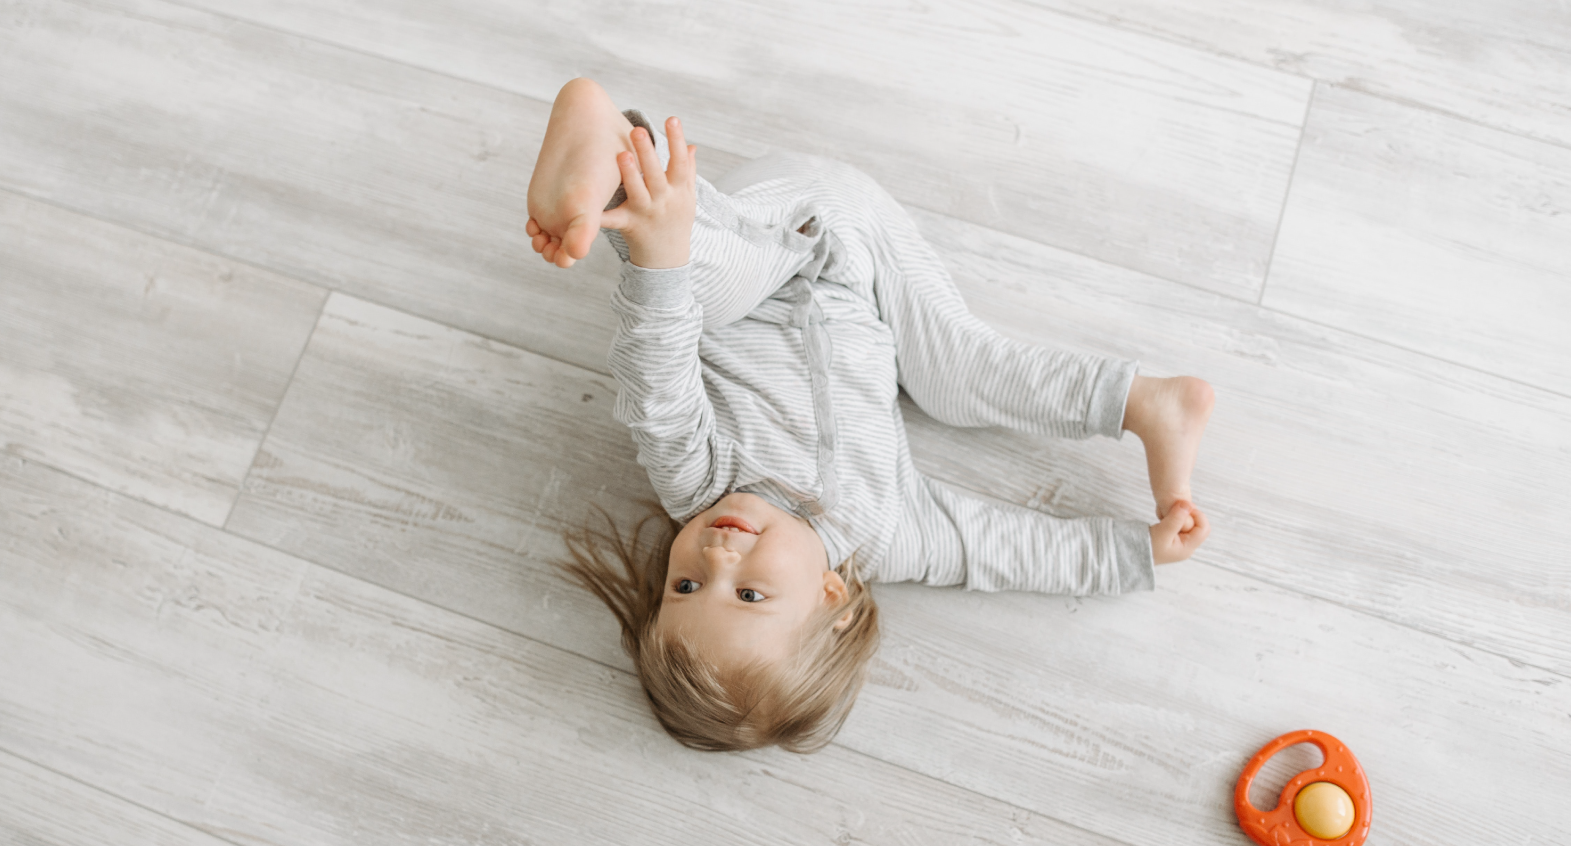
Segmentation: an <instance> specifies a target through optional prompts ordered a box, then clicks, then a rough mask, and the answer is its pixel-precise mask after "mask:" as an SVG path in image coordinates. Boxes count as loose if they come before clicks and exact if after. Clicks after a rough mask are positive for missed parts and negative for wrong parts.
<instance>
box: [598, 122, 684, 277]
mask: <svg viewBox="0 0 1571 846" xmlns="http://www.w3.org/2000/svg"><path fill="white" fill-rule="evenodd" d="M665 126H666V140H667V141H669V142H670V145H671V161H670V163H669V164H668V165H666V170H665V173H661V172H660V156H659V154H657V153H656V152H655V145H654V142H653V141H652V140H651V139H650V137H649V133H648V132H646V131H645V130H644V129H643V128H642V127H635V128H634V129H633V134H632V139H633V149H635V150H637V151H638V155H637V156H636V157H635V156H634V155H633V154H632V153H627V152H623V153H618V154H617V156H616V163H617V166H618V167H619V168H621V170H622V187H623V188H624V189H626V191H627V201H626V202H624V203H622V204H621V205H620V206H617V207H616V208H614V209H612V210H610V211H608V212H606V213H605V214H604V215H603V216H602V217H601V218H600V225H601V226H604V227H606V228H608V229H618V230H621V232H622V237H623V238H625V239H626V240H627V251H628V258H629V259H630V260H631V261H632V262H633V264H636V265H638V266H639V267H647V268H650V269H657V268H665V267H681V266H682V265H684V264H687V260H688V254H689V251H690V250H691V247H692V240H693V208H694V206H695V205H696V195H697V185H696V180H695V177H696V174H697V169H696V167H695V165H694V163H695V161H696V159H697V155H698V150H697V148H696V147H693V146H691V145H688V144H686V143H685V141H684V139H683V137H682V124H681V122H680V121H678V120H677V119H676V118H670V119H669V120H667V121H666V124H665Z"/></svg>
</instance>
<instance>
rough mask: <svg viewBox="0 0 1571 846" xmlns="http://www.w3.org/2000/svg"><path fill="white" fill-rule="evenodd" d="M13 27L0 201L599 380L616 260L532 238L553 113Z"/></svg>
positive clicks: (230, 45) (385, 77)
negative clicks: (128, 233)
mask: <svg viewBox="0 0 1571 846" xmlns="http://www.w3.org/2000/svg"><path fill="white" fill-rule="evenodd" d="M7 9H8V12H7V14H9V15H11V16H13V17H14V18H15V19H17V20H21V21H25V25H16V26H4V27H0V115H4V120H3V121H0V187H3V188H9V189H11V190H14V191H18V192H21V193H24V194H28V195H31V196H34V197H40V198H44V199H47V200H49V201H50V202H52V203H57V204H60V205H62V206H66V207H70V208H73V209H77V210H80V211H84V212H86V213H89V214H92V215H95V216H98V217H101V218H104V219H107V220H112V221H115V222H119V223H123V224H125V225H127V226H130V227H132V228H135V229H139V230H142V231H145V232H149V233H153V234H156V235H158V236H161V237H168V238H171V239H174V240H176V241H179V242H182V243H187V244H192V245H195V246H198V247H200V248H202V249H204V250H207V251H209V252H213V253H217V254H220V255H224V256H229V257H232V258H236V259H240V260H243V261H246V262H251V263H255V264H258V265H261V266H264V267H268V268H271V269H273V270H276V271H278V272H280V273H283V274H286V275H288V276H291V277H293V278H296V279H301V280H305V281H308V282H311V283H314V284H317V285H321V286H323V287H328V288H334V289H338V290H344V291H351V292H354V293H356V294H358V295H360V296H362V297H365V298H367V299H370V300H374V301H377V302H383V303H388V304H391V305H395V306H397V307H399V308H402V309H404V310H407V311H411V312H414V313H419V314H424V315H428V316H430V317H432V318H434V319H437V320H440V321H442V322H445V323H448V324H451V325H457V326H462V327H465V328H467V329H470V330H472V331H475V332H478V333H480V334H482V335H486V336H487V337H493V338H500V339H504V340H507V341H509V342H510V343H513V344H517V345H519V346H523V347H525V348H528V349H535V350H540V351H543V352H546V353H547V354H549V355H552V356H555V357H558V358H563V359H565V360H568V361H573V362H576V363H579V364H583V365H586V366H590V367H597V366H602V364H603V362H604V360H605V349H606V345H607V343H608V342H609V338H610V326H611V322H610V308H609V306H608V301H609V299H608V298H609V296H610V291H611V289H612V287H614V280H615V278H616V259H615V254H614V253H612V252H611V251H610V250H608V249H606V248H605V247H604V246H603V245H602V246H601V248H600V249H598V250H597V251H596V253H595V254H594V255H591V257H590V260H589V261H587V262H584V263H582V264H581V265H580V266H578V267H575V268H574V269H573V270H571V271H566V272H564V271H561V270H559V269H557V268H555V267H552V266H549V265H547V264H545V263H544V262H542V261H541V260H540V259H539V257H538V256H536V255H535V254H534V253H533V252H532V251H531V250H530V248H529V243H528V239H527V238H526V237H525V236H524V234H523V228H524V222H525V220H526V219H527V217H528V215H527V212H526V210H525V206H524V199H525V193H526V189H527V187H528V184H529V175H530V172H531V170H532V168H533V165H534V158H535V155H536V154H537V153H538V151H539V146H540V138H541V135H542V134H543V133H544V131H545V124H546V118H547V116H548V114H549V111H550V104H549V102H541V101H539V100H534V99H530V98H528V97H521V96H518V95H515V94H507V93H503V92H500V91H497V90H494V89H491V88H487V87H485V86H481V85H475V84H471V83H465V82H463V81H460V80H457V79H454V78H452V77H449V76H444V75H442V74H438V73H431V72H427V71H420V70H416V69H413V68H409V67H406V66H403V65H400V64H398V63H396V62H389V61H384V60H379V59H376V58H372V57H369V56H365V55H361V54H358V53H355V52H352V51H349V50H344V49H339V48H334V47H329V46H325V45H322V44H320V43H317V42H315V41H311V40H307V39H303V38H297V37H293V36H288V35H283V34H280V33H278V32H275V31H272V30H269V29H266V28H263V27H257V26H252V25H249V24H244V23H239V22H235V21H233V20H230V19H227V18H222V17H218V16H214V15H210V14H207V13H205V12H200V11H193V10H190V9H185V8H182V7H179V6H174V5H170V4H167V3H162V2H157V0H147V2H138V0H130V2H125V3H117V2H108V3H93V2H68V3H44V2H37V0H20V2H17V3H14V4H12V5H10V6H8V7H7ZM692 134H693V135H694V136H695V138H696V139H697V140H698V142H699V143H704V141H705V139H706V137H707V131H706V129H705V128H703V127H694V129H693V133H692ZM734 161H735V158H734V157H731V156H726V155H723V154H719V155H717V154H713V153H711V152H710V151H707V150H706V152H705V153H704V154H703V155H701V156H700V164H701V168H702V172H704V173H706V175H710V176H714V175H717V174H718V173H719V172H721V170H723V169H724V168H725V167H726V166H727V163H729V162H734Z"/></svg>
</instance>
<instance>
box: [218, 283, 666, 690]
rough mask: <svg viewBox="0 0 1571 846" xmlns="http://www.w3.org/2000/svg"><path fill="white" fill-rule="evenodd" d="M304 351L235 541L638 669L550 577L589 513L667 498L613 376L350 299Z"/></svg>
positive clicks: (332, 305)
mask: <svg viewBox="0 0 1571 846" xmlns="http://www.w3.org/2000/svg"><path fill="white" fill-rule="evenodd" d="M308 349H309V354H308V355H307V356H306V358H304V359H303V360H302V361H301V363H300V368H299V370H298V371H297V373H296V375H295V381H294V383H293V385H292V386H291V389H290V392H289V394H288V396H286V397H285V398H284V403H283V405H282V406H281V407H280V409H279V414H278V418H277V420H276V421H274V424H273V429H272V430H271V432H270V433H269V434H270V437H269V438H268V440H267V443H266V444H265V445H264V446H263V447H262V450H261V451H260V452H259V453H258V455H257V461H256V466H255V467H253V468H252V470H251V474H250V476H249V477H248V479H247V481H246V486H245V491H244V492H243V493H242V494H241V496H240V498H239V500H238V501H237V502H236V505H235V509H234V513H233V515H232V516H231V517H230V520H229V523H228V526H227V528H228V529H229V530H230V531H231V532H234V533H236V534H239V535H242V536H245V537H249V538H254V539H256V540H259V541H262V542H264V543H267V544H269V545H272V546H275V547H277V548H279V549H283V550H286V551H289V552H292V553H295V554H297V555H300V556H301V557H304V558H307V559H309V560H312V561H317V562H320V563H324V564H327V565H328V566H331V567H333V568H334V569H336V570H339V571H341V572H345V573H349V574H351V575H354V576H358V577H360V578H363V579H366V580H367V581H370V582H372V583H375V584H379V585H383V586H385V587H389V588H392V589H394V590H397V591H399V592H402V593H406V594H409V595H411V596H418V597H421V598H423V599H426V600H427V601H430V602H434V603H436V604H438V605H442V606H444V607H447V608H453V609H461V610H462V611H463V613H465V614H469V615H471V616H474V617H476V618H478V619H482V620H487V621H489V622H492V623H496V624H498V625H501V626H503V627H504V628H507V629H509V630H512V631H517V632H522V633H525V634H533V633H534V632H535V630H536V628H537V627H539V626H547V627H561V628H562V630H563V631H564V632H572V633H575V634H577V635H581V636H582V637H583V639H584V641H585V642H589V643H598V644H603V645H605V646H606V647H607V648H606V649H596V650H592V651H590V652H589V653H588V654H589V655H591V657H594V658H596V659H597V660H601V661H607V662H613V663H617V665H618V666H626V662H625V659H623V658H622V657H621V650H620V648H619V647H618V646H616V637H615V635H616V625H615V622H614V621H613V620H612V619H610V617H609V616H607V615H606V614H605V613H604V612H603V611H602V610H601V609H599V608H597V607H596V605H595V604H594V603H595V600H593V599H592V598H590V597H589V596H588V595H586V594H584V593H583V592H582V591H579V590H577V589H575V588H571V587H569V586H567V585H566V584H564V583H562V582H561V581H560V580H559V579H558V578H557V577H555V576H554V575H553V574H552V573H551V572H550V568H549V566H548V562H549V561H550V560H551V559H552V558H553V557H556V556H559V555H560V554H562V552H563V550H564V547H563V546H562V541H561V537H560V536H561V531H562V529H564V528H566V527H569V526H573V525H581V524H582V523H583V522H584V521H585V520H586V519H588V518H589V517H591V516H592V514H591V512H590V510H589V506H590V504H591V503H593V504H597V505H600V506H602V507H604V508H606V509H607V510H608V511H609V512H610V513H611V514H612V515H613V516H615V517H617V518H618V519H620V520H622V521H624V522H626V521H630V520H633V519H636V518H637V517H638V516H641V515H643V514H645V513H647V511H645V510H644V509H642V508H641V507H640V506H639V505H638V502H639V501H640V500H641V499H652V498H653V496H654V491H653V490H652V489H651V488H650V486H649V480H648V477H647V476H646V475H645V474H644V470H643V468H642V467H640V466H639V465H638V464H637V463H636V461H635V460H634V451H633V445H632V441H631V439H630V438H629V437H628V436H627V430H626V429H625V428H623V427H622V426H621V424H619V423H617V422H616V421H615V420H613V419H612V418H611V406H612V403H613V402H614V401H615V399H616V383H615V382H614V381H613V380H612V379H611V378H610V377H609V376H605V375H602V374H599V373H594V372H592V371H586V370H583V369H582V368H578V367H574V366H572V365H569V364H565V363H562V362H558V361H553V360H551V359H547V358H544V357H542V356H538V355H534V354H531V353H527V352H524V351H521V350H518V349H515V348H512V347H508V346H505V345H502V344H499V343H495V342H491V341H486V340H484V339H482V338H478V337H476V336H474V335H472V334H470V333H467V332H463V331H461V330H457V329H452V328H448V327H444V326H441V325H440V324H436V323H432V322H431V321H428V320H425V319H422V318H418V317H413V316H411V315H406V314H403V313H401V312H397V311H393V310H391V309H388V308H385V307H383V306H377V305H373V304H370V303H367V302H364V301H362V300H356V299H354V298H352V297H348V296H345V295H342V294H334V295H333V296H332V298H331V299H330V300H329V301H328V304H327V307H326V309H325V310H324V311H323V313H322V319H321V321H320V322H319V324H318V329H317V332H316V333H315V335H313V336H312V339H311V344H310V346H309V347H308ZM552 642H555V643H560V641H552Z"/></svg>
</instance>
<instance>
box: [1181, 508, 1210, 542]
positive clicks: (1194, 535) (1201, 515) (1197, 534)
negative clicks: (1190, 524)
mask: <svg viewBox="0 0 1571 846" xmlns="http://www.w3.org/2000/svg"><path fill="white" fill-rule="evenodd" d="M1189 513H1190V514H1192V515H1193V516H1194V518H1195V527H1194V528H1193V529H1189V530H1188V531H1186V532H1184V534H1183V538H1184V548H1185V549H1188V550H1189V551H1190V552H1194V551H1195V550H1197V549H1199V548H1200V545H1201V544H1203V543H1205V541H1206V538H1208V537H1210V536H1211V521H1210V520H1207V519H1206V513H1205V512H1204V511H1201V510H1200V509H1198V508H1194V509H1191V510H1190V512H1189Z"/></svg>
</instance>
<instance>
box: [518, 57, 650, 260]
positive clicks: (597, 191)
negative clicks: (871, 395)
mask: <svg viewBox="0 0 1571 846" xmlns="http://www.w3.org/2000/svg"><path fill="white" fill-rule="evenodd" d="M632 129H633V125H632V124H631V123H629V122H628V120H627V118H625V117H623V116H622V113H621V112H620V111H618V110H617V108H616V104H615V103H612V102H611V97H610V95H608V94H606V92H605V89H603V88H601V87H600V86H599V85H598V84H597V83H595V82H594V81H593V80H590V79H584V78H579V79H574V80H572V81H571V82H568V83H567V84H566V85H564V86H562V90H561V91H559V92H557V95H556V101H555V102H554V103H552V104H551V119H550V121H549V122H548V123H547V124H546V132H545V140H543V141H542V142H541V143H540V156H539V158H537V159H536V160H535V170H534V173H533V174H532V175H531V176H530V177H529V195H528V205H529V225H528V227H527V229H528V233H529V235H530V238H531V244H532V246H533V247H534V249H535V252H538V253H540V254H541V256H543V257H544V258H545V260H546V261H549V262H551V263H553V264H556V265H557V266H559V267H571V266H572V265H573V263H574V262H575V261H577V260H578V259H581V258H583V257H584V256H587V255H589V248H590V246H592V245H593V244H594V240H595V235H596V234H598V233H599V231H600V214H601V211H602V210H603V209H604V208H605V205H606V203H608V202H610V201H611V195H612V194H614V193H616V187H617V186H618V185H620V184H621V183H622V176H621V172H620V171H619V170H618V169H617V165H616V155H617V153H620V152H622V151H623V150H631V149H632V148H633V147H632V144H631V142H630V141H629V140H628V133H629V132H631V131H632Z"/></svg>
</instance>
